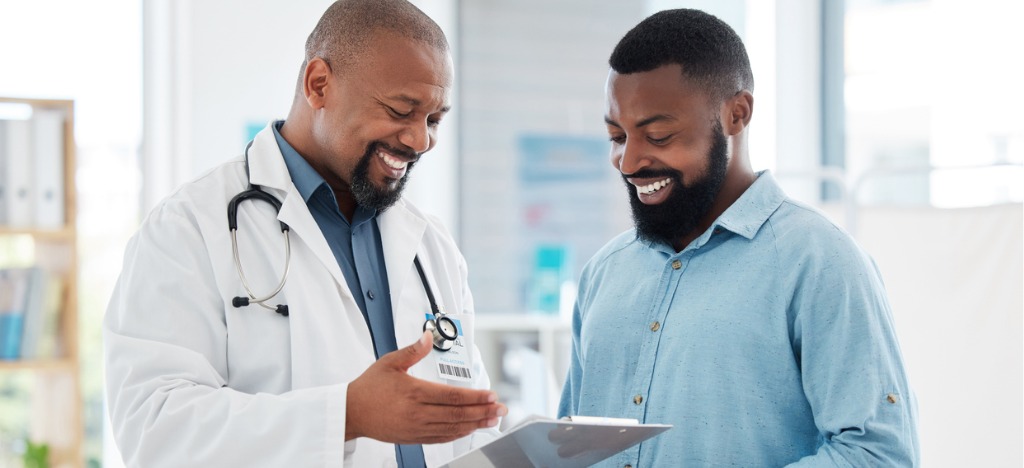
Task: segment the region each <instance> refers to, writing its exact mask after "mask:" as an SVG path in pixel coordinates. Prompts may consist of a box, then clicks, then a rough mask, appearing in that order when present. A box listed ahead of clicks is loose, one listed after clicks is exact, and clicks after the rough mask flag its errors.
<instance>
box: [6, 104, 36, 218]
mask: <svg viewBox="0 0 1024 468" xmlns="http://www.w3.org/2000/svg"><path fill="white" fill-rule="evenodd" d="M5 133H6V137H7V151H6V152H5V154H4V156H5V162H6V167H5V168H4V169H5V172H6V179H5V180H4V181H3V185H4V194H5V197H4V198H6V199H7V205H6V207H5V208H6V211H7V213H6V214H7V220H6V222H5V223H4V224H5V225H6V226H8V227H13V228H26V227H29V226H31V225H32V222H33V213H32V125H31V121H29V120H8V121H7V131H6V132H5Z"/></svg>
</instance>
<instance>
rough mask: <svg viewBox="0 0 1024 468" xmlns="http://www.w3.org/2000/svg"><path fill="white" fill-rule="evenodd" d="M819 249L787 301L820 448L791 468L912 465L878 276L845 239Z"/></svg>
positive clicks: (911, 430)
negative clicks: (790, 304) (820, 442)
mask: <svg viewBox="0 0 1024 468" xmlns="http://www.w3.org/2000/svg"><path fill="white" fill-rule="evenodd" d="M832 247H833V248H829V249H822V251H823V252H825V253H824V254H823V255H822V256H821V257H822V258H820V259H816V260H815V261H812V262H809V263H808V265H807V266H809V268H805V269H804V272H803V273H802V275H803V277H802V278H801V280H800V281H799V285H800V286H798V288H797V291H796V292H795V294H794V298H793V303H792V310H791V316H792V317H793V345H794V350H795V351H796V356H797V358H798V359H799V361H800V369H801V373H802V376H803V389H804V393H805V395H806V397H807V401H808V402H809V404H810V406H811V409H812V411H813V414H814V421H815V424H816V425H817V428H818V431H819V434H820V436H821V439H822V444H821V446H820V447H819V448H818V450H817V453H815V454H814V455H812V456H808V457H805V458H803V459H801V460H799V461H798V462H797V463H794V464H792V465H790V466H793V467H826V466H827V467H833V466H840V467H861V466H893V467H895V466H918V465H919V464H920V460H919V449H918V441H917V429H916V418H917V414H916V413H917V410H916V401H915V399H914V396H913V394H912V393H911V390H910V387H909V384H908V379H907V376H906V373H905V370H904V365H903V358H902V356H901V353H900V349H899V345H898V342H897V339H896V332H895V329H894V326H893V320H892V315H891V311H890V308H889V304H888V300H887V299H886V296H885V290H884V287H883V285H882V281H881V277H880V275H879V273H878V270H877V269H876V268H875V266H874V264H873V262H872V261H871V260H870V258H868V256H867V254H865V253H863V252H862V251H861V250H860V248H859V247H857V246H856V244H854V243H853V241H852V240H848V239H842V241H841V242H840V243H839V245H833V246H832Z"/></svg>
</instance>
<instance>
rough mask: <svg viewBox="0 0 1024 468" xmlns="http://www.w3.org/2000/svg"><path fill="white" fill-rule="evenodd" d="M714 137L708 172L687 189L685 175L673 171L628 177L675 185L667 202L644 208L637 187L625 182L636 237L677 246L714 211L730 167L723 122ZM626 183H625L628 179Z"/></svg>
mask: <svg viewBox="0 0 1024 468" xmlns="http://www.w3.org/2000/svg"><path fill="white" fill-rule="evenodd" d="M712 133H713V135H712V138H713V141H712V144H711V149H709V150H708V169H707V171H706V173H705V174H704V176H703V177H701V178H700V179H698V180H696V181H694V182H693V183H691V184H690V185H684V184H683V175H682V174H681V173H680V172H679V171H676V170H672V169H659V170H646V169H642V170H640V171H637V172H636V173H634V174H628V176H629V177H659V176H663V177H671V178H672V182H673V187H672V193H670V194H669V196H668V198H667V199H666V200H665V201H663V202H661V203H659V204H657V205H645V204H643V203H641V202H640V197H639V196H638V195H637V193H636V186H634V185H633V184H630V183H629V181H628V180H627V181H626V191H627V192H629V206H630V208H632V211H633V224H634V225H635V226H636V235H637V237H639V238H640V239H641V240H646V241H655V242H663V243H665V244H668V245H670V246H675V244H674V243H675V242H677V241H678V240H679V239H682V238H683V237H684V236H686V235H687V234H690V233H691V232H693V230H694V229H696V228H697V225H698V224H700V222H701V220H703V219H704V218H705V217H706V216H707V215H708V212H709V211H711V205H712V204H713V203H714V202H715V198H716V197H717V196H718V192H719V191H720V190H721V189H722V183H723V182H724V181H725V172H726V169H727V168H728V165H729V157H728V144H727V142H726V139H725V132H723V131H722V124H721V122H717V123H716V124H715V128H714V129H713V131H712ZM623 180H626V179H625V176H623ZM680 247H685V246H680Z"/></svg>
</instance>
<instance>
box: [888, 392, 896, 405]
mask: <svg viewBox="0 0 1024 468" xmlns="http://www.w3.org/2000/svg"><path fill="white" fill-rule="evenodd" d="M885 399H886V401H888V402H889V403H892V404H896V402H897V401H899V398H897V397H896V395H894V394H892V393H890V394H888V395H886V397H885Z"/></svg>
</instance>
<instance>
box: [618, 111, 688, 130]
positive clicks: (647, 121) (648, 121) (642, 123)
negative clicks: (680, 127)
mask: <svg viewBox="0 0 1024 468" xmlns="http://www.w3.org/2000/svg"><path fill="white" fill-rule="evenodd" d="M663 120H676V118H675V117H672V116H671V115H668V114H657V115H652V116H650V117H647V118H645V119H643V120H641V121H639V122H637V124H636V127H637V128H641V127H645V126H647V125H650V124H652V123H654V122H661V121H663ZM604 123H606V124H608V125H614V126H616V127H619V128H622V125H619V123H618V122H616V121H614V120H612V119H611V118H610V117H608V116H605V118H604Z"/></svg>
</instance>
